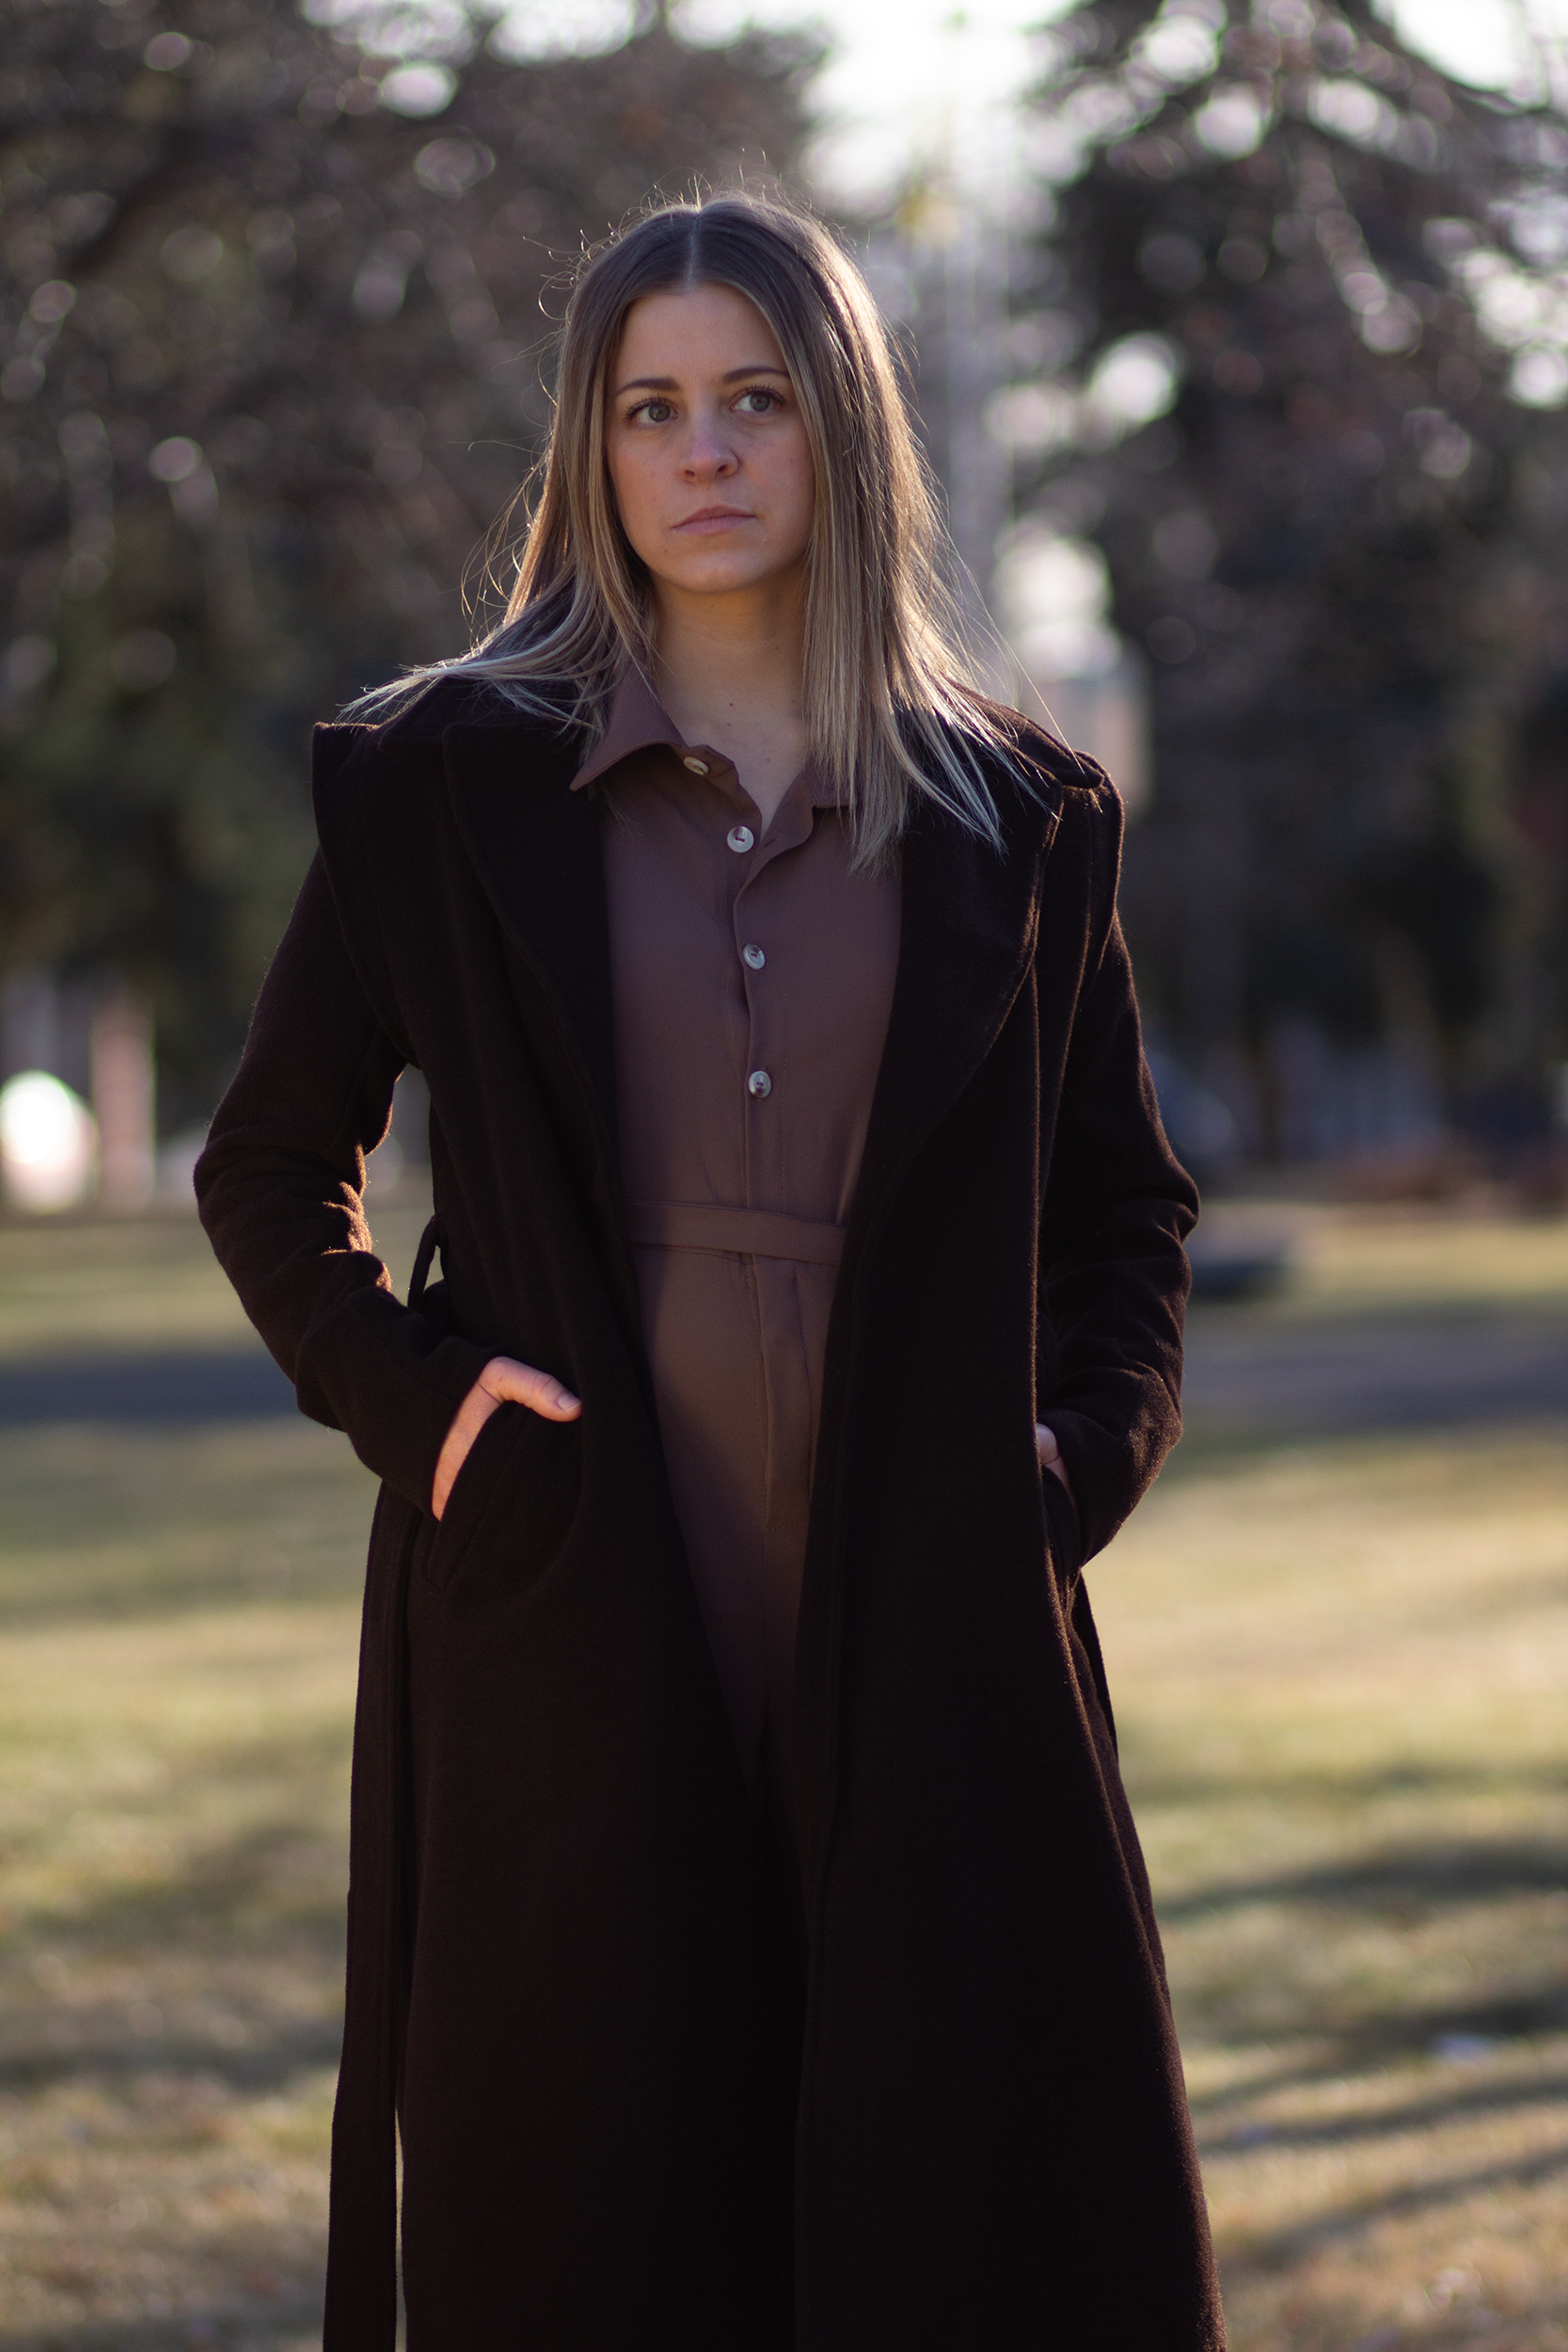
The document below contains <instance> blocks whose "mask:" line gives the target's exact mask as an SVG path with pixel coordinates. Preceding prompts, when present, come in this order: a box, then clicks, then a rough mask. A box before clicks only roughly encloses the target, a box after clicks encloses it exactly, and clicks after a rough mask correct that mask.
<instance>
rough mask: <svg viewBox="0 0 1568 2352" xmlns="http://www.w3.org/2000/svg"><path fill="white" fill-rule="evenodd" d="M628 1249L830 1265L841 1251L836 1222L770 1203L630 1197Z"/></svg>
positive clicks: (840, 1232) (839, 1227)
mask: <svg viewBox="0 0 1568 2352" xmlns="http://www.w3.org/2000/svg"><path fill="white" fill-rule="evenodd" d="M629 1224H630V1236H631V1244H632V1248H634V1249H716V1250H721V1251H722V1252H724V1253H725V1254H727V1255H729V1256H732V1257H733V1256H740V1257H745V1258H793V1259H794V1260H796V1262H797V1263H805V1264H807V1265H825V1266H833V1267H836V1266H837V1264H838V1262H839V1260H840V1259H841V1258H842V1257H843V1255H844V1232H845V1229H844V1227H843V1226H842V1225H817V1224H815V1223H814V1222H813V1221H812V1219H811V1218H810V1217H804V1216H776V1215H775V1213H774V1212H773V1211H772V1210H771V1209H718V1208H709V1207H707V1206H706V1205H705V1204H704V1203H702V1202H699V1201H695V1200H633V1201H632V1202H631V1203H630V1204H629Z"/></svg>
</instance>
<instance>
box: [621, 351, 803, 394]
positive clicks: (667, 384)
mask: <svg viewBox="0 0 1568 2352" xmlns="http://www.w3.org/2000/svg"><path fill="white" fill-rule="evenodd" d="M748 375H782V376H783V377H784V379H785V381H786V382H787V381H788V377H789V370H788V369H787V368H777V367H775V366H774V365H773V362H772V360H771V359H758V360H755V361H754V362H753V363H752V366H750V367H746V368H727V369H726V370H725V371H724V373H723V374H722V375H721V377H720V378H719V381H720V383H721V384H738V383H739V382H740V380H741V378H742V377H743V376H748ZM679 389H680V385H679V384H678V382H677V381H676V379H675V378H674V376H673V375H634V376H632V377H631V378H630V380H629V382H627V383H625V384H617V386H616V387H615V397H616V399H617V400H619V399H620V397H621V394H622V393H623V392H678V391H679Z"/></svg>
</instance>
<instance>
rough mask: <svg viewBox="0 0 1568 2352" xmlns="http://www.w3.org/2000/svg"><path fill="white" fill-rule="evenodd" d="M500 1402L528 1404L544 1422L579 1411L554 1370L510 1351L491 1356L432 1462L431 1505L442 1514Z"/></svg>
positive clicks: (563, 1418)
mask: <svg viewBox="0 0 1568 2352" xmlns="http://www.w3.org/2000/svg"><path fill="white" fill-rule="evenodd" d="M498 1405H526V1406H528V1408H529V1411H530V1412H531V1413H538V1414H539V1415H540V1416H541V1418H542V1419H543V1420H545V1421H576V1419H577V1417H578V1414H579V1413H580V1412H581V1410H582V1405H581V1402H580V1400H579V1399H578V1398H577V1397H575V1396H574V1395H573V1394H572V1391H571V1390H570V1389H566V1388H562V1385H561V1382H560V1381H559V1380H558V1379H556V1377H555V1375H553V1374H552V1373H548V1372H535V1370H534V1368H533V1366H532V1365H531V1364H520V1363H518V1362H517V1360H516V1359H515V1357H512V1356H492V1357H491V1359H490V1360H489V1362H488V1363H487V1364H486V1365H485V1367H484V1370H483V1372H482V1373H481V1374H480V1375H479V1378H478V1379H477V1380H476V1381H475V1382H474V1385H473V1387H472V1388H471V1389H470V1390H469V1391H468V1393H467V1396H466V1397H465V1398H464V1399H463V1402H462V1404H461V1405H460V1406H458V1408H457V1410H456V1412H455V1413H454V1414H453V1415H452V1421H451V1428H450V1429H449V1430H448V1431H447V1434H446V1438H445V1439H444V1440H443V1442H442V1446H441V1451H440V1454H438V1455H437V1457H436V1477H435V1480H434V1482H433V1483H432V1486H431V1489H430V1507H431V1510H432V1511H433V1512H434V1513H435V1515H436V1518H442V1517H444V1515H445V1512H446V1507H447V1502H448V1499H449V1497H450V1496H451V1490H452V1486H453V1485H454V1483H455V1481H456V1478H457V1473H458V1471H459V1470H461V1469H462V1467H463V1465H464V1463H465V1462H466V1461H467V1458H468V1448H469V1447H470V1446H471V1445H472V1444H473V1441H474V1439H475V1438H477V1437H478V1435H479V1433H480V1431H481V1430H482V1429H483V1426H484V1424H485V1422H487V1421H488V1420H489V1418H490V1416H491V1414H492V1413H493V1412H494V1411H495V1409H496V1407H497V1406H498Z"/></svg>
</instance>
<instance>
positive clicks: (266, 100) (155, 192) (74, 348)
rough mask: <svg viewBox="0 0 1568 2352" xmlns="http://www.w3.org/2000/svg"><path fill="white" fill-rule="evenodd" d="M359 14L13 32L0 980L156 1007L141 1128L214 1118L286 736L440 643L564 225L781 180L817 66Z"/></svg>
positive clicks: (276, 832)
mask: <svg viewBox="0 0 1568 2352" xmlns="http://www.w3.org/2000/svg"><path fill="white" fill-rule="evenodd" d="M350 29H351V28H350V27H348V26H346V25H345V27H344V28H343V31H342V34H341V36H340V34H339V33H335V32H334V31H333V30H332V28H331V27H329V26H327V25H323V24H312V23H310V22H308V21H307V20H306V19H305V18H304V17H302V16H300V15H298V14H296V13H294V12H293V10H292V9H291V8H288V7H286V6H283V5H272V4H271V0H175V5H173V6H168V7H164V6H160V5H159V4H158V0H119V5H109V4H108V0H48V5H40V0H5V5H4V6H3V7H0V54H3V56H4V58H5V67H4V71H3V73H0V192H3V196H4V215H3V220H0V228H3V233H4V238H5V257H4V258H5V271H6V278H5V303H6V309H7V316H6V319H5V349H6V363H5V367H4V372H3V373H0V395H3V398H0V424H3V428H4V440H3V442H0V543H3V546H4V550H5V552H4V556H3V558H0V596H3V597H4V600H5V603H6V606H7V607H8V610H9V613H10V629H9V631H8V638H9V643H8V651H7V653H6V655H5V662H4V671H3V674H0V687H3V690H4V691H3V703H0V721H3V724H4V727H5V730H6V733H5V737H4V739H3V740H4V751H5V764H4V781H3V783H0V925H3V927H4V941H3V946H0V959H3V961H4V962H5V963H7V964H9V965H14V964H17V963H23V962H37V963H42V964H46V965H51V966H54V967H56V968H59V969H63V970H65V971H66V972H68V973H69V972H71V971H73V970H81V969H84V968H87V967H91V966H94V965H113V966H115V967H118V968H119V969H120V970H121V971H123V972H126V973H128V974H129V975H130V976H131V977H133V978H134V979H135V981H136V982H137V983H138V984H139V985H140V986H141V987H142V988H143V989H144V990H146V991H147V992H148V993H150V996H151V998H152V1001H153V1004H154V1008H155V1012H156V1020H157V1026H158V1034H159V1051H160V1098H161V1108H162V1119H163V1123H164V1124H165V1126H166V1127H169V1126H177V1125H179V1124H181V1123H182V1121H183V1120H188V1119H190V1118H191V1117H192V1116H193V1115H195V1116H200V1115H202V1114H204V1113H205V1112H206V1111H207V1110H208V1109H210V1107H211V1104H212V1102H213V1100H214V1094H215V1091H216V1089H217V1088H218V1086H219V1085H221V1083H222V1081H223V1078H224V1076H225V1075H226V1073H227V1069H228V1067H229V1065H230V1061H231V1058H232V1056H233V1054H234V1052H235V1051H236V1050H237V1044H238V1040H239V1037H240V1036H241V1035H242V1034H243V1024H244V1020H245V1014H246V1012H247V1011H248V1009H249V1004H250V1001H251V997H252V995H253V993H254V990H255V986H256V982H257V979H258V977H259V975H260V972H261V967H262V964H263V962H264V960H265V957H266V956H267V955H268V954H269V953H270V951H271V948H272V946H273V944H274V942H275V941H276V939H277V933H278V930H280V928H281V925H282V921H283V919H284V916H285V914H286V913H287V909H288V905H289V902H290V899H291V898H292V895H293V889H294V887H295V885H296V883H297V882H298V879H299V875H300V873H301V871H302V869H303V866H304V862H305V860H306V858H307V856H308V854H309V838H310V834H309V807H308V803H307V798H306V773H307V767H306V761H305V757H304V750H305V736H306V731H307V729H308V727H309V723H310V722H311V721H312V720H314V719H316V718H319V717H322V716H324V715H330V713H331V711H332V710H333V708H334V707H336V706H337V705H339V704H340V703H341V701H342V700H343V699H344V698H345V697H347V696H348V695H350V694H352V693H354V692H356V691H358V690H359V689H360V688H361V687H363V686H365V685H367V684H369V683H372V682H373V681H379V680H380V679H381V678H383V677H386V676H387V675H390V674H391V672H392V671H393V670H394V669H395V667H396V665H397V663H398V662H399V661H400V660H408V659H411V658H416V657H427V656H430V655H433V654H438V653H446V652H451V651H453V650H455V649H456V648H457V645H458V644H460V643H461V642H462V640H461V635H460V620H459V615H458V614H457V612H456V611H455V608H454V603H453V589H454V584H455V583H456V581H457V580H459V579H460V578H461V577H462V576H463V575H464V573H465V571H466V569H467V567H468V566H469V565H470V562H471V559H472V557H473V554H474V551H475V549H476V547H477V546H478V545H479V544H480V542H481V541H482V539H483V533H484V532H485V531H486V529H487V528H488V526H489V525H490V523H491V522H492V520H493V518H494V517H495V516H496V515H497V513H498V511H499V509H500V508H501V507H502V506H503V505H504V503H505V501H506V500H507V499H508V497H509V496H510V495H511V493H512V492H513V491H514V490H515V487H516V485H517V484H518V482H519V480H520V479H521V477H522V476H523V475H524V474H525V473H526V471H527V469H528V467H529V465H530V462H531V457H532V454H533V453H534V451H535V450H536V448H537V445H538V441H539V437H540V434H541V430H542V427H543V425H544V422H545V419H546V389H545V387H546V382H547V365H546V361H547V346H548V342H549V338H550V334H551V329H552V324H553V322H554V320H555V318H556V317H557V316H558V315H559V311H560V309H561V307H562V302H563V299H564V289H565V285H566V283H567V282H568V280H569V275H570V270H571V267H572V264H573V262H574V261H575V259H576V258H577V256H578V254H579V253H580V251H581V248H582V245H583V242H584V240H585V239H592V238H593V237H594V236H597V235H602V234H603V233H605V232H606V231H607V230H609V229H610V227H611V226H612V225H614V224H615V223H616V222H617V221H619V220H620V219H621V218H622V217H623V215H625V214H626V212H627V211H628V210H629V209H631V208H632V207H634V206H636V205H637V204H639V203H640V202H641V201H642V200H643V199H645V197H646V196H647V194H648V193H649V191H650V190H654V189H662V190H665V191H667V192H675V193H678V192H682V191H684V190H686V189H687V188H689V185H690V184H691V183H692V182H693V180H694V179H695V178H697V177H699V176H704V175H705V176H706V177H708V178H715V179H717V178H722V179H728V178H732V177H734V176H736V174H738V173H742V172H744V173H747V174H749V175H751V176H752V177H753V178H755V177H757V176H760V175H764V174H767V173H771V172H776V171H778V170H780V169H782V168H783V167H785V166H787V164H788V163H789V161H790V159H791V157H792V156H793V154H794V153H795V151H796V149H797V147H798V145H799V143H800V137H801V135H802V125H803V109H802V96H801V91H802V84H803V81H804V78H805V75H806V73H807V72H808V70H809V67H810V65H811V63H812V61H813V56H814V53H813V51H812V50H811V49H810V47H809V46H808V45H807V44H805V43H803V42H801V41H799V40H765V39H763V38H760V37H757V38H747V39H745V40H739V41H737V42H736V43H734V44H732V45H731V46H729V47H726V48H717V49H694V48H691V47H689V46H687V45H685V44H683V43H682V42H681V41H679V40H676V39H675V38H674V37H673V35H672V33H671V32H670V31H669V30H668V29H667V28H666V27H665V26H664V24H662V22H661V21H657V20H650V22H649V23H648V24H646V26H645V27H644V29H643V30H642V31H641V34H640V35H639V36H638V37H637V38H635V39H633V40H631V41H630V42H629V43H628V44H626V46H625V47H623V48H621V49H619V50H617V51H614V52H612V53H610V55H607V56H598V57H592V58H577V57H561V58H554V59H546V60H544V61H537V60H535V61H527V60H517V59H509V58H508V57H507V56H505V55H504V54H503V53H499V52H498V47H497V41H496V39H495V37H494V35H495V27H494V26H493V25H492V24H487V23H486V22H484V21H483V19H467V20H448V21H446V24H445V32H444V38H443V40H442V41H441V47H442V50H443V53H444V56H443V59H442V60H438V61H432V60H430V59H428V58H427V59H425V60H423V61H418V60H416V61H413V62H410V61H409V60H408V59H407V58H406V57H405V56H400V55H398V54H396V52H395V50H394V49H393V48H392V47H391V46H390V45H391V44H392V43H395V42H396V41H397V40H398V39H399V38H400V26H399V25H398V24H397V23H396V22H395V21H388V24H385V25H383V26H380V27H378V26H376V25H375V24H370V23H368V22H364V21H362V22H361V24H360V25H359V28H358V29H359V33H360V39H359V40H357V41H356V40H351V39H350V38H349V32H350ZM401 29H402V30H405V29H406V28H401ZM381 38H385V39H386V40H387V41H388V45H389V46H388V54H386V55H377V54H376V51H375V45H374V44H375V42H376V40H378V39H381ZM502 52H504V41H502ZM416 109H417V110H418V111H414V110H416Z"/></svg>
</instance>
